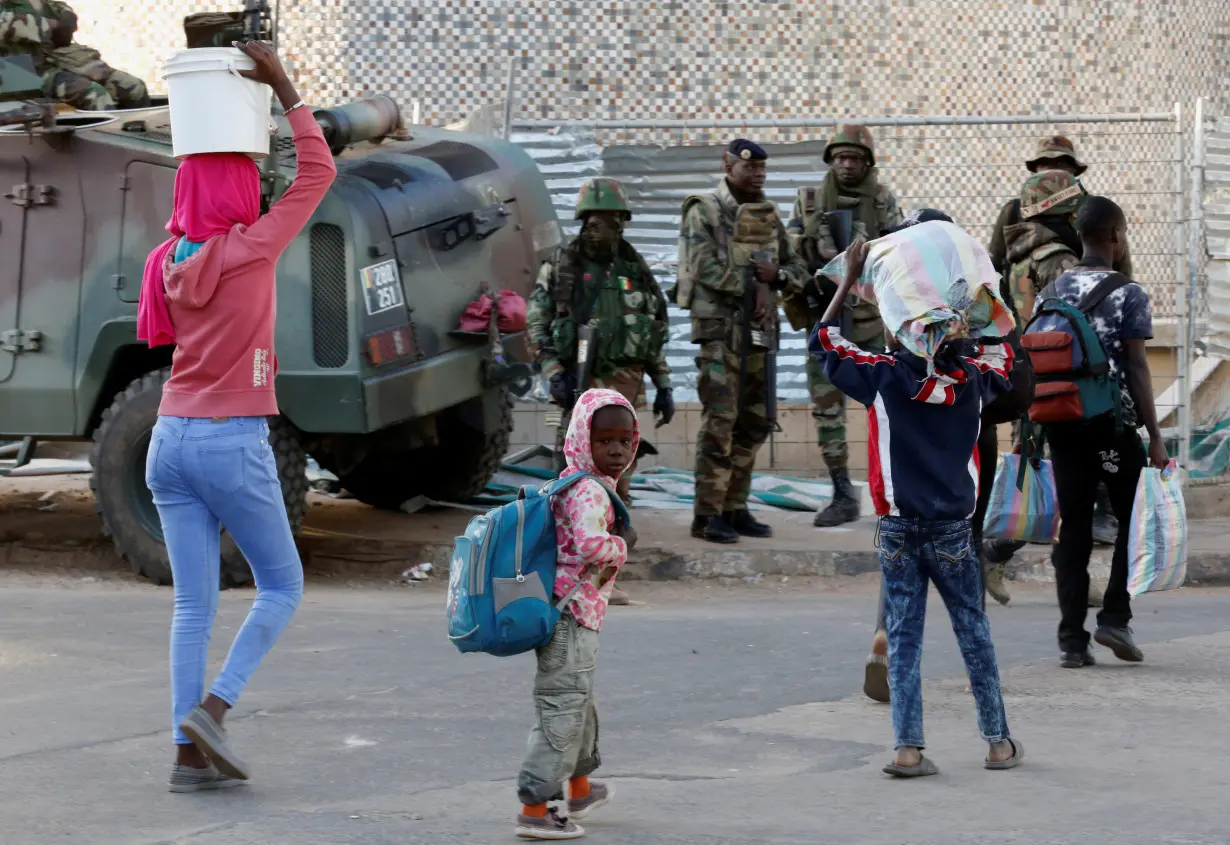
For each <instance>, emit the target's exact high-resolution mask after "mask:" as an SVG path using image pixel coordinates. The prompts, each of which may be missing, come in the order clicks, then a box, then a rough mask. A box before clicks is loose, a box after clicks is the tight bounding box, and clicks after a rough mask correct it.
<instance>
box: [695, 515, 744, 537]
mask: <svg viewBox="0 0 1230 845" xmlns="http://www.w3.org/2000/svg"><path fill="white" fill-rule="evenodd" d="M692 536H693V537H695V538H696V539H698V540H708V541H709V542H710V543H737V542H739V535H738V534H736V533H735V529H733V528H731V527H730V525H729V524H728V523H727V522H726V520H725V519H723V518H722V517H720V516H695V517H692Z"/></svg>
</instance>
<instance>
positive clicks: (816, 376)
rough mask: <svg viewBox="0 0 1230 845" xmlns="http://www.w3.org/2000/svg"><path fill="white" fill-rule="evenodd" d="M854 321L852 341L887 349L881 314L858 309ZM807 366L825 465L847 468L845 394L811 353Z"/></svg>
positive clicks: (832, 468)
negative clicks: (834, 384) (826, 374)
mask: <svg viewBox="0 0 1230 845" xmlns="http://www.w3.org/2000/svg"><path fill="white" fill-rule="evenodd" d="M860 318H861V319H860ZM850 322H851V321H850V320H847V323H850ZM852 322H853V326H852V329H851V331H850V337H849V340H851V341H852V342H854V343H857V344H858V345H859V346H860V347H862V348H863V349H866V350H868V351H871V352H882V351H884V324H883V323H881V322H880V318H879V316H878V315H873V314H866V313H865V314H860V313H859V311H858V310H857V309H856V310H855V313H854V320H853V321H852ZM806 366H807V390H808V392H809V393H810V394H811V401H812V408H811V416H812V419H814V420H815V421H816V442H817V443H819V444H820V453H821V454H822V455H823V456H824V465H825V466H826V467H828V470H829V472H839V471H844V470H846V469H848V468H849V463H850V447H849V444H848V443H847V442H846V396H845V394H844V393H842V392H841V391H840V390H838V389H837V388H836V387H834V386H833V385H832V384H830V383H829V380H828V378H827V377H826V376H825V375H824V366H823V365H822V364H821V363H820V362H819V361H817V360H816V359H815V358H813V357H811V356H810V355H809V356H807V365H806Z"/></svg>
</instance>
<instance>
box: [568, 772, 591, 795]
mask: <svg viewBox="0 0 1230 845" xmlns="http://www.w3.org/2000/svg"><path fill="white" fill-rule="evenodd" d="M587 795H589V778H587V777H580V778H573V779H572V780H570V781H568V797H569V798H571V799H572V800H573V801H576V800H578V799H580V798H584V797H585V796H587Z"/></svg>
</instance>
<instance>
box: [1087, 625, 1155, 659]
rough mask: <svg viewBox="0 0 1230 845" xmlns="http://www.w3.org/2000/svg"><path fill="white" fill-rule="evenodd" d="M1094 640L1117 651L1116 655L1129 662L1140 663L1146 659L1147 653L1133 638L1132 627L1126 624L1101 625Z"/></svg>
mask: <svg viewBox="0 0 1230 845" xmlns="http://www.w3.org/2000/svg"><path fill="white" fill-rule="evenodd" d="M1093 641H1094V642H1095V643H1097V644H1098V645H1104V646H1106V647H1107V648H1109V649H1110V650H1111V651H1113V652H1114V653H1115V657H1118V658H1119V659H1120V660H1126V661H1127V662H1128V663H1139V662H1140V661H1142V660H1144V659H1145V654H1144V652H1143V651H1141V650H1140V647H1139V646H1137V645H1136V640H1135V639H1133V638H1132V629H1131V628H1129V627H1127V626H1126V625H1125V626H1123V627H1122V628H1112V627H1111V626H1110V625H1099V626H1098V630H1097V632H1096V633H1095V634H1094V635H1093Z"/></svg>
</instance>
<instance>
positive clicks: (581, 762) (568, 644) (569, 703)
mask: <svg viewBox="0 0 1230 845" xmlns="http://www.w3.org/2000/svg"><path fill="white" fill-rule="evenodd" d="M597 661H598V632H597V631H594V630H591V629H590V628H586V627H585V626H584V625H581V624H580V623H579V622H577V620H576V619H574V618H573V617H572V614H571V613H565V614H564V615H563V616H561V617H560V619H559V623H558V624H557V625H556V626H555V636H553V637H551V639H550V641H549V642H548V643H547V644H546V645H545V646H543V647H542V648H540V649H538V672H537V674H535V676H534V709H535V711H537V714H538V721H537V723H536V724H535V725H534V727H533V729H532V730H531V731H530V738H529V740H528V741H527V743H526V748H525V761H524V762H523V763H522V764H521V772H520V774H519V775H518V776H517V797H518V798H519V799H520V801H521V803H522V804H545V803H546V802H548V801H556V800H559V799H562V798H563V797H564V782H565V781H567V780H569V779H571V778H577V777H588V776H589V775H590V774H591V773H593V772H594V771H596V770H597V768H598V766H600V765H601V764H602V758H601V757H600V756H599V754H598V707H597V704H596V703H595V701H594V666H595V665H596V663H597Z"/></svg>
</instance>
